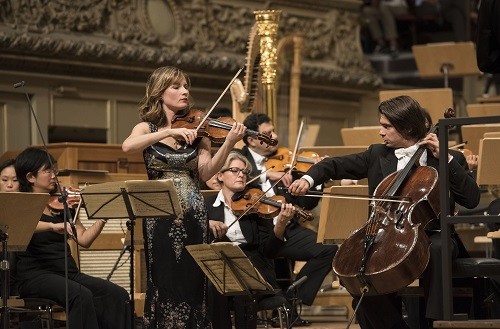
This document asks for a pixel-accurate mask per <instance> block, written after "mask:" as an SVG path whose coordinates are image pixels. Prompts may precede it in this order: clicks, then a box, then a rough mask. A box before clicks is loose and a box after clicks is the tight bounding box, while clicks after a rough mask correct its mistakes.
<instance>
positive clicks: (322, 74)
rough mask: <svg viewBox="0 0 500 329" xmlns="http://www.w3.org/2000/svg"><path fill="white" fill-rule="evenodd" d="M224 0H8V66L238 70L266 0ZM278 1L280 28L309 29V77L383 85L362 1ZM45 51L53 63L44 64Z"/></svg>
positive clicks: (2, 29) (3, 35)
mask: <svg viewBox="0 0 500 329" xmlns="http://www.w3.org/2000/svg"><path fill="white" fill-rule="evenodd" d="M220 2H221V1H216V0H212V1H211V0H204V1H202V0H191V1H187V0H163V1H148V0H79V1H73V0H58V1H49V0H40V1H32V2H28V1H21V0H4V1H3V5H2V6H1V7H0V51H1V55H0V68H3V69H8V68H12V65H13V66H14V67H16V68H18V69H21V70H22V69H23V68H24V69H37V70H39V71H42V73H43V70H47V69H49V68H50V69H54V67H55V66H56V65H55V63H60V64H64V65H66V66H67V67H70V68H71V70H70V72H71V73H72V74H82V75H86V74H85V69H86V68H88V67H92V68H93V74H96V73H97V74H99V75H100V76H101V77H113V78H119V77H120V76H121V77H122V78H127V79H128V78H130V73H131V72H133V71H134V70H135V71H141V70H142V69H145V68H147V69H148V71H149V70H150V69H151V68H154V67H157V66H161V65H177V66H179V67H182V68H184V69H187V68H188V69H189V71H190V72H196V71H202V72H207V73H210V72H218V73H221V72H234V71H236V70H237V69H238V68H239V67H241V66H242V64H243V63H244V59H245V55H246V46H247V40H248V35H249V32H250V29H251V27H252V25H253V24H254V21H255V16H254V13H253V11H254V10H256V9H266V8H263V6H262V2H261V1H230V2H224V3H220ZM275 2H276V3H274V2H273V1H268V2H267V4H266V6H267V7H273V8H274V7H275V6H276V5H280V7H282V8H280V9H282V11H283V13H282V17H281V20H280V24H279V26H280V27H279V31H278V36H287V35H292V34H301V35H303V36H304V40H305V41H304V52H303V70H302V75H303V78H304V81H310V82H314V83H338V84H344V85H345V84H348V85H357V86H366V87H368V88H370V87H373V86H376V85H380V83H381V79H380V78H379V77H378V76H377V75H376V74H375V73H374V71H373V69H372V68H371V66H370V64H369V63H368V62H367V61H366V60H365V59H364V57H363V54H362V51H361V47H360V42H359V39H358V38H359V37H358V35H359V13H358V12H357V10H356V9H355V7H356V6H355V4H356V3H357V2H358V1H356V0H337V1H330V0H329V1H328V2H325V1H324V0H319V1H317V3H318V6H320V7H318V8H319V9H318V8H315V7H314V5H313V2H312V1H311V0H304V1H294V2H291V1H285V2H284V1H275ZM285 3H287V4H288V7H289V10H287V8H286V6H287V5H285ZM328 3H333V4H335V3H337V4H338V6H337V7H336V6H335V5H331V7H329V6H328ZM294 4H295V5H296V6H295V7H294ZM346 4H347V5H346ZM259 6H260V7H259ZM304 7H307V9H304ZM325 9H328V10H325ZM315 10H316V12H315ZM16 58H22V62H16ZM31 59H33V63H30V61H31ZM34 59H36V60H34ZM44 61H45V62H51V63H53V65H46V66H41V65H36V63H40V62H44ZM107 64H109V65H110V66H109V67H107V66H106V65H107ZM7 65H9V66H7ZM6 66H7V67H6ZM61 70H62V69H61ZM62 71H63V70H62ZM51 72H52V71H48V72H46V73H51Z"/></svg>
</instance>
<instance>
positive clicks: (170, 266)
mask: <svg viewBox="0 0 500 329" xmlns="http://www.w3.org/2000/svg"><path fill="white" fill-rule="evenodd" d="M150 130H151V132H154V131H157V127H156V126H154V125H152V124H150ZM199 142H200V140H197V142H196V143H195V144H193V145H192V146H188V147H187V148H185V149H179V150H174V149H172V148H170V147H169V146H167V145H165V144H163V143H155V144H153V145H152V146H149V147H148V148H146V149H145V150H144V153H143V154H144V162H145V164H146V169H147V173H148V178H149V179H150V180H155V179H168V178H170V179H172V180H173V182H174V185H175V188H176V189H177V194H178V198H179V201H180V203H181V207H182V212H183V218H182V219H180V220H179V219H175V218H168V217H161V218H146V219H145V220H144V221H143V231H144V246H145V252H146V268H147V292H146V302H145V306H144V325H145V328H162V329H163V328H182V329H188V328H192V329H195V328H196V329H206V328H207V329H208V328H211V324H210V321H209V320H208V315H207V314H208V313H207V305H206V301H207V279H206V277H205V275H204V274H203V271H202V270H201V269H200V268H199V266H198V265H197V264H196V262H195V261H194V259H193V258H192V257H191V255H190V254H189V253H188V252H187V250H186V248H185V247H186V246H187V245H192V244H200V243H206V242H207V240H208V237H207V230H208V219H207V211H206V208H205V203H204V200H203V197H202V195H201V192H200V190H199V180H198V149H197V145H198V144H199Z"/></svg>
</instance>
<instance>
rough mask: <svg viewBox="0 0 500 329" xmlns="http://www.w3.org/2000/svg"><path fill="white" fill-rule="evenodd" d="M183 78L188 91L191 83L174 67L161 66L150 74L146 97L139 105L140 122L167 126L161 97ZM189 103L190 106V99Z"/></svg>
mask: <svg viewBox="0 0 500 329" xmlns="http://www.w3.org/2000/svg"><path fill="white" fill-rule="evenodd" d="M183 78H184V79H186V82H187V84H188V89H189V87H191V81H190V80H189V77H188V75H187V74H186V73H184V72H183V71H181V70H180V69H178V68H176V67H173V66H163V67H159V68H157V69H156V70H155V71H154V72H153V73H151V75H150V76H149V79H148V82H147V84H146V95H145V96H144V98H143V99H142V100H141V102H140V103H139V116H140V118H141V120H142V121H145V122H151V123H154V124H155V125H156V126H158V127H163V126H165V125H167V124H168V122H167V115H166V114H165V111H163V108H162V103H163V100H162V96H163V93H164V92H165V90H166V89H167V88H168V87H170V86H171V85H173V84H176V83H179V82H180V81H181V80H182V79H183ZM189 103H190V104H191V98H189ZM189 107H190V106H188V108H189Z"/></svg>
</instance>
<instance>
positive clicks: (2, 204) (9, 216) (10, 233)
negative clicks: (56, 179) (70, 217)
mask: <svg viewBox="0 0 500 329" xmlns="http://www.w3.org/2000/svg"><path fill="white" fill-rule="evenodd" d="M48 201H49V195H48V194H47V193H20V192H0V240H1V242H2V250H3V260H2V266H1V272H2V274H3V282H2V314H3V316H2V317H3V328H4V329H8V328H9V309H8V305H7V300H8V299H9V296H10V282H9V275H10V274H9V268H10V264H9V258H8V253H7V252H8V250H13V251H24V250H26V247H27V246H28V244H29V242H30V240H31V237H32V236H33V232H34V231H35V228H36V225H37V223H38V221H39V220H40V217H41V216H42V213H43V210H44V209H45V207H46V206H47V203H48ZM20 209H21V213H19V210H20ZM20 218H22V220H19V219H20ZM7 240H8V241H9V243H7Z"/></svg>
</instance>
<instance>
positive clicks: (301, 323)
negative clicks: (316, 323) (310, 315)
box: [292, 318, 312, 327]
mask: <svg viewBox="0 0 500 329" xmlns="http://www.w3.org/2000/svg"><path fill="white" fill-rule="evenodd" d="M292 321H293V320H292ZM311 324H312V322H311V321H308V320H304V319H302V318H298V319H297V321H295V322H294V323H293V326H294V327H309V326H310V325H311Z"/></svg>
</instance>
